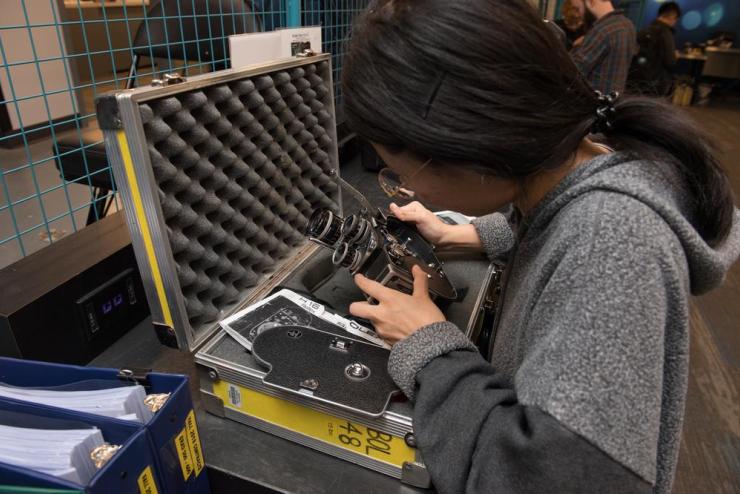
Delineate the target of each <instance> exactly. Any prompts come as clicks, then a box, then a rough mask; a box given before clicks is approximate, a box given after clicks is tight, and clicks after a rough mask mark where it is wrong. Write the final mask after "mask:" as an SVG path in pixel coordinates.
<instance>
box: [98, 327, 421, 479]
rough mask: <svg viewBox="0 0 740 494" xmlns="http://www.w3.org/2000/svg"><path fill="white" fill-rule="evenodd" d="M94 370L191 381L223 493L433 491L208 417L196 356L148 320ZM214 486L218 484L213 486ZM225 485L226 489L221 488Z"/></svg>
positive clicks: (203, 435)
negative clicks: (164, 341)
mask: <svg viewBox="0 0 740 494" xmlns="http://www.w3.org/2000/svg"><path fill="white" fill-rule="evenodd" d="M89 365H91V366H96V367H112V368H121V367H137V368H144V369H152V370H155V371H158V372H170V373H177V374H185V375H189V376H190V390H191V393H192V395H193V401H194V405H195V411H196V415H197V419H198V428H199V430H200V435H201V441H202V442H203V450H204V453H205V458H206V463H207V465H208V467H209V472H211V478H212V479H213V477H215V476H216V475H218V476H221V477H228V478H229V479H231V480H230V483H229V487H228V489H224V488H223V487H222V488H221V489H220V490H221V491H222V492H227V491H228V492H235V490H234V489H237V488H238V489H239V491H241V492H296V493H314V492H316V493H318V492H321V493H342V494H345V493H347V492H353V493H358V494H372V493H379V494H380V493H382V494H395V493H399V494H414V493H429V492H430V491H425V490H419V489H414V488H411V487H408V486H405V485H403V484H401V483H400V481H398V480H396V479H394V478H391V477H387V476H385V475H383V474H380V473H377V472H374V471H372V470H368V469H365V468H363V467H360V466H357V465H354V464H352V463H348V462H346V461H343V460H339V459H337V458H334V457H332V456H329V455H326V454H324V453H320V452H318V451H314V450H312V449H309V448H306V447H304V446H300V445H298V444H295V443H292V442H290V441H287V440H285V439H281V438H279V437H275V436H272V435H270V434H267V433H265V432H262V431H259V430H257V429H253V428H251V427H248V426H246V425H243V424H239V423H237V422H234V421H231V420H228V419H223V418H219V417H216V416H213V415H211V414H208V413H206V412H205V411H204V410H203V408H202V406H201V404H200V393H199V391H198V379H197V376H196V371H195V363H194V362H193V357H192V355H191V354H189V353H187V352H179V351H177V350H173V349H171V348H167V347H164V346H162V345H161V344H160V343H159V342H158V341H157V338H156V336H155V335H154V330H153V329H152V325H151V321H150V320H149V319H148V318H147V319H145V320H144V321H142V322H141V323H140V324H138V325H137V326H136V327H135V328H134V329H132V330H131V331H130V332H129V333H127V334H126V335H125V336H124V337H123V338H121V339H120V340H118V341H117V342H116V343H115V344H114V345H113V346H111V347H110V348H109V349H108V350H106V351H105V352H104V353H102V354H101V355H99V356H98V357H97V358H96V359H95V360H93V361H92V362H91V363H90V364H89ZM212 485H214V483H213V482H212ZM219 485H221V486H223V484H219Z"/></svg>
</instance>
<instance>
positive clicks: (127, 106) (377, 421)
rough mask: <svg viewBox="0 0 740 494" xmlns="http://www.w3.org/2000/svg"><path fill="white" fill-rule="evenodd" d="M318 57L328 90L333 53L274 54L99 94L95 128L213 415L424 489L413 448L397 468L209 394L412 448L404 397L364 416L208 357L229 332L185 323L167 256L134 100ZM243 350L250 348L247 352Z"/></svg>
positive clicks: (170, 323)
mask: <svg viewBox="0 0 740 494" xmlns="http://www.w3.org/2000/svg"><path fill="white" fill-rule="evenodd" d="M321 62H326V63H327V64H328V70H325V71H324V72H325V73H324V74H321V77H323V78H325V81H326V83H327V85H328V88H329V90H330V91H331V94H333V81H332V70H331V65H330V64H331V57H330V55H329V54H317V55H314V56H302V57H301V56H299V57H294V58H290V59H283V60H278V61H274V62H270V63H265V64H261V65H257V66H251V67H247V68H244V69H229V70H223V71H218V72H213V73H209V74H204V75H199V76H194V77H190V78H188V79H187V80H183V79H184V78H180V77H178V76H176V75H168V76H167V77H166V78H165V80H164V81H156V82H155V83H154V84H153V85H151V86H146V87H140V88H136V89H130V90H121V91H115V92H112V93H110V94H108V95H105V96H103V97H102V98H100V100H99V101H98V120H99V122H100V125H101V129H103V131H104V135H105V143H106V150H107V153H108V157H109V160H110V162H111V165H112V169H113V172H114V176H115V180H116V185H117V189H118V192H119V194H120V197H121V198H122V202H123V205H124V209H125V211H126V218H127V223H128V227H129V230H130V233H131V239H132V243H133V246H134V250H135V253H136V259H137V262H138V265H139V270H140V272H141V275H142V278H143V281H144V287H145V290H146V294H147V300H148V302H149V305H150V308H151V312H152V320H153V322H154V323H155V326H156V327H158V328H159V330H160V332H162V335H160V336H164V339H167V337H171V338H173V339H176V341H177V346H178V347H179V348H180V349H181V350H186V351H196V353H195V362H196V363H197V364H198V368H199V375H200V380H201V394H202V401H203V403H204V406H205V408H206V409H207V410H208V411H209V412H210V413H212V414H215V415H218V416H221V417H226V418H229V419H232V420H235V421H238V422H241V423H244V424H247V425H250V426H253V427H255V428H257V429H260V430H263V431H266V432H269V433H272V434H274V435H277V436H280V437H283V438H285V439H288V440H291V441H294V442H296V443H299V444H303V445H305V446H309V447H311V448H313V449H317V450H319V451H322V452H324V453H327V454H330V455H332V456H335V457H338V458H342V459H345V460H347V461H351V462H353V463H356V464H359V465H362V466H365V467H367V468H370V469H373V470H376V471H379V472H382V473H385V474H387V475H390V476H393V477H396V478H399V479H401V480H402V481H403V482H405V483H408V484H410V485H415V486H419V487H426V486H428V485H430V478H429V475H428V473H427V471H426V469H425V467H424V466H423V463H422V460H421V458H420V457H419V456H418V454H417V457H416V458H415V461H413V462H408V463H407V464H404V465H403V466H402V467H400V466H398V465H390V464H388V463H386V462H383V461H379V460H375V459H373V458H371V457H370V456H366V455H362V454H358V453H355V452H353V451H349V450H348V449H346V448H341V447H338V446H335V445H332V444H328V443H327V442H325V441H322V440H320V439H318V438H315V437H311V436H307V435H305V434H300V433H296V432H295V431H293V430H290V429H287V428H283V427H281V426H278V425H274V424H273V423H270V422H268V421H265V420H260V419H258V418H255V417H253V416H250V415H247V414H244V413H241V412H239V411H238V410H235V409H233V408H230V407H228V406H225V404H224V402H223V400H222V399H221V398H219V397H218V396H216V395H215V394H214V385H215V384H216V383H218V382H221V381H223V382H226V383H230V384H233V385H236V386H242V387H244V388H249V389H252V390H255V391H258V392H259V393H262V394H264V395H267V396H271V397H276V398H278V399H280V400H285V401H286V402H291V403H294V404H297V405H300V406H302V407H305V408H306V409H309V410H314V411H317V412H321V413H325V414H328V415H331V416H333V417H336V418H338V419H346V420H351V421H353V422H354V423H357V424H362V425H364V426H366V427H369V428H372V429H374V430H376V431H379V432H382V433H385V434H391V435H393V436H395V437H400V438H404V439H405V441H406V443H407V444H408V445H409V446H415V445H414V438H413V434H412V433H413V430H412V423H411V406H410V404H408V403H404V402H401V403H392V404H391V406H390V407H389V409H388V410H387V411H386V412H385V413H384V414H383V415H382V416H380V417H368V416H367V415H365V414H362V413H361V412H352V411H349V410H346V409H344V408H342V407H338V406H337V407H334V406H331V405H328V404H325V403H321V402H318V401H317V400H313V399H311V398H310V397H308V396H307V397H303V396H298V395H296V394H293V393H287V392H284V391H280V390H279V389H276V388H272V387H269V386H267V385H265V384H264V383H263V382H262V377H263V376H264V375H265V372H264V371H263V370H262V369H261V368H260V367H259V365H257V364H256V362H247V363H244V362H242V363H236V362H233V361H229V360H224V359H221V358H219V357H217V356H214V355H213V354H212V353H213V350H214V349H215V348H216V347H217V346H218V345H219V343H220V342H221V341H222V339H223V338H228V336H227V335H226V333H225V332H223V331H221V330H220V327H219V325H218V323H217V322H216V323H213V324H210V325H209V326H208V327H207V328H202V329H201V330H200V331H196V330H195V329H194V328H193V327H191V325H190V322H189V319H188V316H187V313H186V309H185V302H184V297H183V292H182V289H181V286H180V282H179V280H178V274H177V267H176V261H175V259H174V257H173V253H172V249H171V246H170V242H169V239H168V230H167V225H166V222H165V218H164V215H163V212H162V207H161V204H160V200H159V198H158V185H157V181H156V180H155V177H154V173H153V171H152V163H151V159H150V153H149V151H148V148H147V137H146V135H145V131H144V126H143V122H142V117H141V114H140V105H141V104H142V103H144V102H148V101H152V100H157V99H159V98H164V97H167V96H171V95H177V94H180V93H184V92H187V91H192V90H196V89H202V88H208V87H211V86H216V85H218V84H223V83H228V82H231V81H237V80H239V79H246V78H249V77H254V76H259V75H264V74H271V73H274V72H277V71H281V70H288V69H292V68H296V67H300V66H303V65H308V64H318V63H321ZM329 110H330V113H331V116H332V120H333V122H332V123H331V126H330V128H329V129H328V130H329V133H330V137H331V139H332V141H333V143H332V147H331V152H330V158H331V161H332V163H333V165H334V168H335V170H336V173H337V174H338V172H339V159H338V151H337V136H336V121H335V118H336V117H335V116H336V113H335V109H334V104H333V100H332V103H331V105H330V107H329ZM338 206H339V208H338V210H339V214H342V213H343V211H342V207H341V190H340V191H339V200H338ZM320 249H321V247H320V246H319V245H316V244H313V243H310V242H305V243H304V244H303V245H302V246H299V247H297V248H296V249H295V251H294V252H293V253H292V254H291V255H290V256H289V257H288V258H287V259H285V260H284V261H283V262H282V263H280V264H279V265H278V266H277V267H276V269H275V270H274V271H273V272H272V273H271V274H269V275H268V276H266V277H264V279H262V280H261V281H260V283H259V284H258V285H257V286H256V287H254V288H252V289H250V290H249V291H248V293H247V294H246V296H245V297H244V298H243V299H242V300H240V301H239V303H238V304H236V305H235V306H233V307H231V308H230V309H229V310H228V312H227V313H224V314H222V315H221V317H220V319H223V318H225V317H227V316H228V315H230V314H232V313H234V312H236V311H238V310H241V309H243V308H244V307H247V306H248V305H250V304H252V303H254V302H256V301H259V300H260V299H262V298H264V297H265V296H267V295H268V294H269V293H270V291H271V290H272V289H273V288H274V287H276V286H278V285H280V284H281V283H283V282H284V281H285V280H286V279H288V278H289V277H290V276H291V274H292V273H294V272H295V271H296V270H297V269H298V268H299V267H300V266H301V265H303V264H304V263H306V262H307V261H308V260H309V259H311V258H312V256H314V255H315V254H316V252H317V251H318V250H320ZM487 290H488V285H487V283H486V282H485V281H484V283H483V284H482V285H480V286H479V290H478V293H477V294H476V295H475V296H476V297H477V301H476V306H475V307H476V310H475V311H474V313H473V314H471V315H470V320H469V321H468V324H467V328H466V329H467V333H468V334H469V333H470V332H471V331H472V328H473V327H474V325H475V321H476V320H477V318H478V316H479V314H478V310H479V308H480V307H481V306H482V303H483V300H484V298H485V292H486V291H487ZM471 295H472V294H471ZM160 339H162V338H160ZM245 355H249V354H246V353H245ZM249 357H251V355H249ZM247 360H249V359H247ZM252 361H253V359H252Z"/></svg>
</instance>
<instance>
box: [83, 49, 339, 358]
mask: <svg viewBox="0 0 740 494" xmlns="http://www.w3.org/2000/svg"><path fill="white" fill-rule="evenodd" d="M333 94H334V91H333V84H332V70H331V61H330V55H329V54H319V55H312V56H300V57H296V58H291V59H284V60H279V61H275V62H271V63H268V64H262V65H258V66H251V67H246V68H243V69H231V70H223V71H218V72H213V73H210V74H204V75H200V76H194V77H191V78H188V79H187V80H186V79H185V78H183V77H180V76H177V75H168V76H166V77H165V79H164V80H162V81H154V82H153V84H152V85H151V86H147V87H141V88H137V89H131V90H121V91H114V92H111V93H107V94H105V95H103V96H101V97H99V98H98V99H97V101H96V104H97V116H98V121H99V123H100V127H101V129H103V131H104V134H105V143H106V150H107V154H108V157H109V160H110V162H111V165H112V168H113V172H114V176H115V180H116V186H117V189H118V191H119V194H120V196H121V198H122V202H123V205H124V209H125V210H126V213H127V214H126V218H127V222H128V226H129V230H130V232H131V239H132V243H133V246H134V250H135V252H136V259H137V262H138V265H139V270H140V271H141V274H142V279H143V281H144V286H145V289H146V293H147V299H148V302H149V306H150V308H151V311H152V317H153V321H154V322H155V327H156V328H157V331H158V336H159V338H160V340H161V341H162V342H163V343H165V344H167V345H170V346H177V347H179V348H180V349H183V350H186V349H187V350H194V349H195V348H196V347H198V346H199V345H200V344H201V343H202V342H204V341H205V340H206V339H207V338H208V337H209V336H210V335H212V334H213V333H214V332H216V331H217V330H218V329H219V327H218V321H219V320H220V319H223V318H224V317H226V316H227V315H229V314H231V313H232V312H234V311H235V310H236V309H238V308H240V307H242V306H244V305H245V304H246V303H247V302H249V301H250V300H251V299H254V298H257V294H256V292H258V291H260V288H261V287H262V286H263V285H265V284H266V282H267V281H268V280H273V279H278V278H280V277H281V276H284V275H285V274H287V273H288V272H289V271H290V270H291V269H293V266H294V264H295V263H296V261H295V260H296V259H298V258H301V257H303V255H304V254H305V251H306V250H307V249H311V250H313V249H314V247H312V246H309V245H308V244H307V242H306V240H305V238H304V235H303V231H304V228H305V226H306V224H307V222H308V218H309V216H310V215H311V213H312V212H313V210H314V209H316V208H319V207H330V208H332V209H334V210H335V211H337V212H340V213H341V198H340V190H339V187H338V186H337V184H336V183H335V181H334V180H333V179H332V178H331V174H332V173H337V174H338V171H339V162H338V151H337V135H336V113H335V108H334V101H333Z"/></svg>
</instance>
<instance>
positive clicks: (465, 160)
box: [342, 0, 733, 245]
mask: <svg viewBox="0 0 740 494" xmlns="http://www.w3.org/2000/svg"><path fill="white" fill-rule="evenodd" d="M342 89H343V93H344V110H345V115H346V117H347V120H348V123H349V124H350V126H351V127H352V128H353V129H354V130H355V131H356V132H358V133H359V134H360V135H362V136H363V137H365V138H367V139H369V140H371V141H373V142H376V143H378V144H382V145H384V146H386V147H388V148H392V149H393V148H395V149H404V150H407V151H410V152H413V153H417V154H419V155H420V156H424V157H430V158H434V159H436V160H438V161H440V162H448V163H455V164H460V165H462V166H465V165H475V166H476V167H481V166H483V167H485V169H486V171H487V172H488V173H491V174H492V175H496V176H498V177H502V178H511V179H517V180H518V179H523V178H525V177H528V176H530V175H532V174H535V173H537V172H539V171H541V170H544V169H552V168H557V167H559V166H561V165H562V164H563V163H565V162H566V161H567V160H568V159H569V158H570V157H571V156H573V153H574V152H575V150H576V149H577V148H578V146H579V145H580V143H581V141H582V139H583V137H584V136H586V135H588V134H589V132H590V131H591V129H592V128H593V126H594V123H595V122H596V120H597V117H596V110H597V108H598V107H599V106H600V101H599V98H598V96H597V95H596V93H595V91H594V90H593V89H592V88H591V87H590V85H589V84H588V83H587V82H586V81H585V79H584V78H583V77H582V76H581V74H580V73H579V72H578V69H577V68H576V66H575V64H574V63H573V61H572V60H571V58H570V56H569V54H568V52H567V51H566V50H565V48H563V46H562V44H561V43H560V42H559V41H558V40H557V38H556V37H555V35H554V34H553V33H552V31H551V30H550V29H548V28H547V26H546V25H545V23H544V22H542V19H541V18H540V16H539V14H538V13H537V11H536V10H535V9H534V8H533V7H532V6H531V5H529V2H527V1H525V0H466V1H450V0H376V1H375V2H372V3H371V7H370V9H369V10H368V12H367V13H365V14H364V15H362V16H360V18H359V20H358V23H357V24H356V26H355V28H354V31H353V35H352V41H351V44H350V48H349V51H348V54H347V56H346V58H345V61H344V68H343V71H342ZM612 123H613V125H612V128H611V130H610V131H609V132H608V135H607V138H608V140H609V142H610V144H612V145H614V146H615V147H617V148H619V149H620V150H625V151H633V152H635V153H637V154H639V155H640V157H641V158H647V159H650V158H652V157H654V158H656V161H661V162H666V153H667V155H668V157H669V158H672V159H669V160H668V165H667V166H674V167H675V169H676V170H678V171H679V172H680V174H681V176H682V181H683V182H685V183H686V188H687V189H688V190H689V191H690V192H691V194H692V195H693V197H694V200H695V210H696V212H695V219H694V222H695V227H696V228H697V230H698V231H699V232H700V233H701V234H702V236H703V237H704V238H705V239H706V240H707V242H709V243H711V244H713V245H714V244H717V243H719V242H721V241H722V240H723V239H724V238H726V237H727V235H728V233H729V230H730V227H731V221H732V215H733V204H732V194H731V191H730V186H729V183H728V180H727V178H726V176H725V174H724V172H723V171H722V169H721V167H720V166H719V164H718V163H717V160H716V158H715V157H714V155H713V150H712V147H711V145H710V144H709V142H710V141H709V140H708V139H706V137H705V136H703V134H702V133H701V132H700V131H699V130H698V129H697V128H696V126H695V125H694V124H693V123H692V122H691V121H690V120H689V118H688V117H687V116H686V115H684V114H683V113H680V111H678V110H676V109H674V108H672V107H670V106H669V105H666V104H662V103H658V102H656V101H650V100H646V99H633V98H621V99H619V100H618V101H617V103H616V114H615V116H614V118H613V122H612ZM659 166H662V165H659Z"/></svg>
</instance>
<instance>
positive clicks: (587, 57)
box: [571, 10, 638, 94]
mask: <svg viewBox="0 0 740 494" xmlns="http://www.w3.org/2000/svg"><path fill="white" fill-rule="evenodd" d="M637 52H638V46H637V34H636V32H635V26H634V25H633V24H632V22H631V21H630V20H629V19H627V18H626V17H625V16H624V15H623V14H622V12H621V11H619V10H615V11H614V12H611V13H609V14H607V15H605V16H604V17H602V18H601V19H599V20H598V21H596V23H595V24H594V25H593V27H592V28H591V30H590V31H589V32H588V33H586V37H585V38H584V40H583V44H582V45H580V46H578V47H576V48H574V49H573V51H572V52H571V55H572V57H573V61H574V62H575V63H576V66H578V69H579V70H580V71H581V72H582V73H583V75H585V76H586V79H588V81H589V82H590V83H591V85H592V86H593V88H594V89H596V90H598V91H601V92H602V93H604V94H607V93H610V92H612V91H618V92H620V93H624V87H625V85H626V83H627V74H628V73H629V69H630V64H631V63H632V57H634V56H635V55H637Z"/></svg>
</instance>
